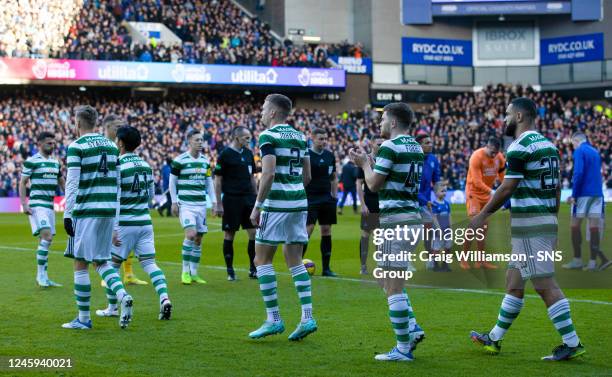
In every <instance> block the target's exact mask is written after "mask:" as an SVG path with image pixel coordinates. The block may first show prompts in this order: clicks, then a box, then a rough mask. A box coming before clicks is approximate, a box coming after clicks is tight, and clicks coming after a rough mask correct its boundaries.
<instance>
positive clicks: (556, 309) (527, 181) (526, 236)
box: [470, 97, 585, 360]
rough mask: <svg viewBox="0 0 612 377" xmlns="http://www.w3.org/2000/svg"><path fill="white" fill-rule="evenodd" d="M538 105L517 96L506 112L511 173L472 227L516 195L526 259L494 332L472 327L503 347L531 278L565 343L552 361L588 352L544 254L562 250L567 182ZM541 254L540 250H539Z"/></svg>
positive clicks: (519, 241) (515, 265) (509, 283)
mask: <svg viewBox="0 0 612 377" xmlns="http://www.w3.org/2000/svg"><path fill="white" fill-rule="evenodd" d="M536 114H537V113H536V105H535V103H534V102H533V101H532V100H530V99H529V98H525V97H522V98H517V99H515V100H513V101H512V102H511V104H510V105H509V106H508V108H507V110H506V119H505V122H506V129H505V133H506V135H507V136H512V137H515V138H516V139H515V141H514V142H513V143H512V144H510V146H509V147H508V153H507V161H508V162H507V164H508V171H507V172H506V176H505V177H504V180H503V182H502V184H501V186H500V187H499V188H498V189H497V191H495V195H494V196H493V198H492V199H491V200H490V201H489V203H487V205H486V206H485V207H484V208H483V209H482V211H481V212H480V214H478V215H477V216H476V217H474V218H473V219H472V222H471V223H470V227H471V228H473V229H477V228H480V227H482V225H483V224H484V223H485V221H486V219H487V218H488V217H489V216H490V215H492V214H493V213H494V212H495V211H497V210H498V209H499V208H500V207H501V206H502V205H503V204H504V202H505V201H506V200H507V199H508V198H511V199H510V200H511V208H510V217H511V222H510V225H511V234H512V253H513V254H515V255H517V256H518V257H522V258H521V259H522V261H519V262H510V265H509V266H508V267H509V268H508V272H507V274H506V296H505V297H504V299H503V301H502V303H501V308H500V309H499V316H498V317H497V323H496V325H495V326H494V327H493V329H492V330H491V331H490V332H484V333H482V334H480V333H477V332H475V331H472V333H471V337H472V340H473V341H474V342H475V343H477V344H479V345H481V346H483V347H484V349H485V350H486V351H488V352H490V353H493V354H497V353H499V351H500V350H501V341H502V338H503V336H504V334H505V333H506V331H508V329H509V328H510V325H512V322H513V321H514V320H515V319H516V318H517V317H518V315H519V313H520V312H521V309H522V307H523V303H524V301H523V297H524V295H525V282H526V281H527V280H531V282H532V284H533V287H534V289H535V290H536V292H538V294H539V295H540V297H542V300H544V303H545V304H546V307H547V308H548V317H549V318H550V320H551V321H552V322H553V325H554V326H555V328H556V329H557V331H558V332H559V335H561V338H562V339H563V343H562V344H561V345H560V346H557V347H555V348H554V349H553V351H552V355H550V356H546V357H544V358H543V359H546V360H569V359H573V358H575V357H577V356H580V355H582V354H584V353H585V349H584V347H583V346H582V344H581V343H580V339H579V338H578V335H577V334H576V330H575V328H574V325H573V323H572V317H571V315H570V305H569V302H568V300H567V299H566V298H565V296H564V295H563V292H562V291H561V288H559V286H558V285H557V282H556V281H555V278H554V277H553V275H554V272H555V265H554V261H553V258H546V257H544V258H542V254H546V253H548V254H551V252H552V251H554V250H557V216H558V212H559V199H560V195H561V185H560V183H559V178H560V170H559V151H557V148H556V147H555V146H554V144H552V143H551V142H550V141H549V140H548V139H546V138H545V137H544V136H542V135H541V134H540V133H538V132H537V131H536V130H535V128H536V126H535V119H536ZM536 253H537V254H536Z"/></svg>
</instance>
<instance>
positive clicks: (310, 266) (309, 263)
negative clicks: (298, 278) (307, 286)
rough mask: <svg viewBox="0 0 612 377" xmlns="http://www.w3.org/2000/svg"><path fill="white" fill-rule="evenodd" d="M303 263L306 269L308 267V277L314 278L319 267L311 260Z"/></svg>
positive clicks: (305, 260)
mask: <svg viewBox="0 0 612 377" xmlns="http://www.w3.org/2000/svg"><path fill="white" fill-rule="evenodd" d="M302 263H304V267H306V271H308V275H310V276H312V275H314V274H315V271H316V270H317V266H316V265H315V264H314V262H313V261H311V260H310V259H304V260H303V261H302Z"/></svg>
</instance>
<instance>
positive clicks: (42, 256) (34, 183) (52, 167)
mask: <svg viewBox="0 0 612 377" xmlns="http://www.w3.org/2000/svg"><path fill="white" fill-rule="evenodd" d="M38 150H39V152H38V153H36V154H35V155H33V156H31V157H28V159H27V160H26V161H25V162H24V164H23V170H22V171H21V180H20V181H19V198H20V199H21V206H22V207H23V212H24V213H25V214H26V215H28V216H29V219H30V225H31V226H32V235H33V236H35V237H38V238H39V241H38V249H37V250H36V261H37V263H38V270H37V273H36V282H37V283H38V285H39V286H41V287H61V284H58V283H55V282H54V281H52V280H50V279H49V275H48V274H47V265H48V255H49V247H50V246H51V242H52V241H53V236H54V235H55V212H54V211H53V197H54V196H55V189H56V188H57V185H58V183H59V185H60V187H61V189H62V190H64V178H62V177H61V176H60V164H59V161H58V160H57V159H55V158H53V157H52V155H53V151H54V150H55V136H54V135H53V134H52V133H50V132H41V133H40V134H39V135H38ZM28 181H30V182H31V186H30V197H29V201H27V200H26V199H27V184H28Z"/></svg>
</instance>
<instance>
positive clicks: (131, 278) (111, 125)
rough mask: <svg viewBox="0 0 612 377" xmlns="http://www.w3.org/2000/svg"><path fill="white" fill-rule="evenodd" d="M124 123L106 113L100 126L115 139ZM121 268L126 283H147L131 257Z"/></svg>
mask: <svg viewBox="0 0 612 377" xmlns="http://www.w3.org/2000/svg"><path fill="white" fill-rule="evenodd" d="M124 125H126V123H125V120H123V118H121V117H120V116H119V115H115V114H108V115H107V116H105V117H104V119H102V128H104V133H105V135H104V136H106V137H107V138H108V139H109V140H113V141H114V140H115V139H116V138H117V130H118V129H119V127H121V126H124ZM121 267H122V268H123V273H124V276H123V281H124V282H125V283H126V284H135V285H147V284H148V283H147V282H146V281H144V280H140V279H138V277H137V276H136V274H135V273H134V269H133V268H132V259H131V258H129V257H128V258H126V259H125V261H123V263H122V264H121ZM102 283H103V285H104V280H102Z"/></svg>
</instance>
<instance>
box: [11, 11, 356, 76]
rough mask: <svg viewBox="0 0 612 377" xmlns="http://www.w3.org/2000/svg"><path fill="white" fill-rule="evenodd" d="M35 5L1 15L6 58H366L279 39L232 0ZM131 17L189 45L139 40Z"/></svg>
mask: <svg viewBox="0 0 612 377" xmlns="http://www.w3.org/2000/svg"><path fill="white" fill-rule="evenodd" d="M22 3H23V4H25V6H21V5H20V4H22ZM36 3H37V2H36V1H34V0H25V1H18V0H7V6H8V7H9V10H10V11H9V12H4V13H3V15H0V36H1V37H0V57H2V56H9V57H53V58H66V59H83V60H122V61H145V62H174V63H178V62H181V63H201V64H241V65H265V66H269V65H271V66H304V67H324V66H327V65H329V62H328V57H329V56H332V55H338V56H353V57H362V56H365V52H364V51H363V47H362V46H361V44H359V43H357V44H355V45H351V44H349V43H348V42H343V43H340V44H325V43H322V44H319V45H308V44H306V45H294V44H293V43H292V42H291V41H289V40H286V41H284V42H282V43H281V42H280V41H278V40H276V39H275V38H274V37H273V36H272V34H271V32H270V29H269V27H268V25H266V24H265V23H263V22H261V21H260V20H259V19H258V18H256V17H250V16H249V15H247V14H246V13H244V12H243V11H242V10H241V9H240V8H238V7H237V6H236V5H235V4H234V3H233V2H231V1H230V0H213V1H205V2H199V1H197V2H192V1H187V2H184V1H178V0H168V1H163V2H162V1H148V0H123V1H119V0H102V1H92V0H85V1H82V0H67V1H62V0H51V1H48V2H45V4H44V6H42V7H38V6H37V5H36ZM47 20H50V21H49V22H48V21H47ZM129 21H138V22H161V23H163V24H164V25H166V26H167V27H168V28H170V29H171V30H172V31H173V32H174V33H175V34H176V35H177V36H178V37H179V38H180V39H181V40H182V41H183V43H182V45H181V44H177V45H164V44H163V43H160V42H157V41H156V40H150V41H149V43H148V44H140V43H133V41H132V37H131V36H130V35H129V33H128V29H127V26H126V23H127V22H129Z"/></svg>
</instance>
